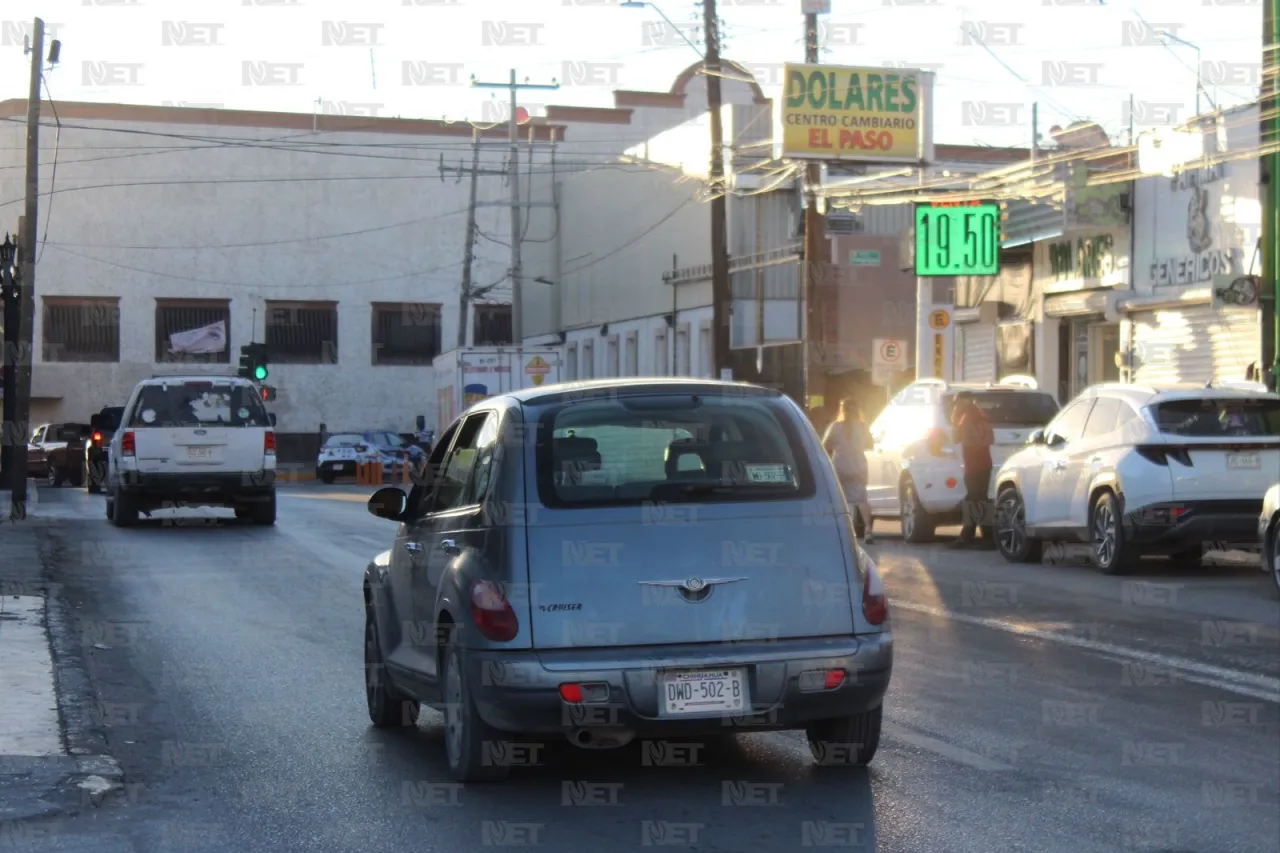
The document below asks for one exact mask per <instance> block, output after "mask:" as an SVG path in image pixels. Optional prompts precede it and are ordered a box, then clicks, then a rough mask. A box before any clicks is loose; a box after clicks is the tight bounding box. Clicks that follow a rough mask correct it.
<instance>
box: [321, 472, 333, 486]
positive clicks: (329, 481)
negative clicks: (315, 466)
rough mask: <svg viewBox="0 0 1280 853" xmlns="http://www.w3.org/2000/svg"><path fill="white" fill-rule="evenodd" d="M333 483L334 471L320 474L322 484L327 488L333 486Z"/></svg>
mask: <svg viewBox="0 0 1280 853" xmlns="http://www.w3.org/2000/svg"><path fill="white" fill-rule="evenodd" d="M333 481H334V475H333V472H332V471H321V472H320V482H322V483H324V484H325V485H326V486H331V485H333Z"/></svg>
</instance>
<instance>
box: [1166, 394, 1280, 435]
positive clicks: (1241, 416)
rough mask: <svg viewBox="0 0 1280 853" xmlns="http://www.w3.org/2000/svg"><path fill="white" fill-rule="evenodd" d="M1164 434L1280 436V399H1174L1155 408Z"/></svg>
mask: <svg viewBox="0 0 1280 853" xmlns="http://www.w3.org/2000/svg"><path fill="white" fill-rule="evenodd" d="M1152 415H1153V417H1154V418H1155V421H1156V426H1158V427H1159V428H1160V431H1161V432H1163V433H1168V434H1170V435H1182V436H1187V437H1188V438H1213V437H1227V438H1231V437H1242V438H1251V437H1256V436H1264V437H1280V400H1268V399H1250V398H1235V399H1226V398H1219V399H1197V400H1171V401H1169V402H1167V403H1157V404H1156V405H1155V406H1152Z"/></svg>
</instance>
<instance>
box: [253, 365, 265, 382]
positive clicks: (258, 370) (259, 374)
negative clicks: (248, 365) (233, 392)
mask: <svg viewBox="0 0 1280 853" xmlns="http://www.w3.org/2000/svg"><path fill="white" fill-rule="evenodd" d="M253 378H254V379H256V380H258V381H259V382H261V381H262V380H264V379H266V378H267V368H266V367H265V366H263V365H261V364H259V365H258V366H257V367H255V368H254V369H253Z"/></svg>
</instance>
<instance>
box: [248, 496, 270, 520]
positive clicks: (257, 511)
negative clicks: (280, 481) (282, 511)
mask: <svg viewBox="0 0 1280 853" xmlns="http://www.w3.org/2000/svg"><path fill="white" fill-rule="evenodd" d="M249 518H251V519H252V520H253V523H254V524H256V525H258V526H259V527H270V526H271V525H273V524H275V523H276V496H275V493H274V492H272V493H271V497H270V498H268V499H267V500H265V501H260V502H258V503H255V504H250V505H249Z"/></svg>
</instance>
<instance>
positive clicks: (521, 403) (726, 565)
mask: <svg viewBox="0 0 1280 853" xmlns="http://www.w3.org/2000/svg"><path fill="white" fill-rule="evenodd" d="M369 510H370V512H372V513H373V514H374V515H376V516H379V517H381V518H386V519H390V520H393V521H396V522H398V523H399V529H398V532H397V534H396V541H395V545H394V547H393V548H392V549H391V550H389V551H386V552H384V553H382V554H379V555H378V556H377V557H375V558H374V560H373V561H372V562H371V563H370V564H369V566H368V568H367V569H366V570H365V575H364V606H365V670H366V685H365V686H366V696H367V700H368V707H369V716H370V719H371V720H372V721H373V723H374V725H376V726H412V725H415V724H416V722H417V717H418V712H419V708H420V706H421V705H423V704H425V705H428V706H430V707H433V708H437V709H439V710H441V711H442V712H443V713H444V715H445V730H446V737H445V745H446V750H445V751H446V754H447V758H448V765H449V770H450V772H451V773H452V775H453V777H454V778H456V779H458V780H460V781H473V780H488V779H498V778H502V777H503V776H505V775H506V774H507V772H508V771H509V769H510V767H511V766H512V765H513V764H519V763H520V758H521V757H522V756H524V755H528V754H529V749H528V748H527V747H525V746H524V745H522V744H521V743H520V740H521V737H522V736H526V735H527V736H531V737H535V738H543V737H546V736H557V735H558V736H564V737H567V738H568V739H569V740H570V741H571V742H572V743H574V744H575V745H577V746H579V747H583V748H596V749H608V748H614V747H620V746H623V745H625V744H627V743H628V742H630V741H631V740H633V739H635V738H637V737H640V738H659V737H683V736H692V737H698V736H705V735H708V734H712V733H719V734H724V733H726V732H732V731H739V732H742V731H746V732H758V731H768V730H780V729H803V730H805V731H806V733H807V734H808V739H809V744H810V747H811V750H812V752H813V755H814V758H815V760H816V761H818V762H819V763H822V764H839V765H865V764H867V763H868V762H870V761H871V760H872V757H873V756H874V755H875V752H876V748H877V746H878V744H879V740H880V726H881V714H882V710H881V708H882V703H883V699H884V695H885V691H886V690H887V689H888V686H889V678H890V673H891V670H892V662H893V638H892V633H891V631H890V622H889V608H888V602H887V600H886V597H885V592H884V588H883V584H882V580H881V577H880V574H879V572H878V571H877V569H876V567H875V565H874V564H873V563H872V562H871V560H870V559H869V558H868V556H867V555H866V553H865V552H864V551H862V549H861V548H860V547H859V546H858V543H857V541H856V538H855V536H854V533H853V528H852V522H851V519H850V514H849V508H848V507H847V506H846V504H845V502H844V498H843V496H842V493H841V490H840V488H839V486H838V485H837V482H836V477H835V472H834V470H833V469H832V466H831V463H830V462H829V460H828V459H827V457H826V455H825V454H824V453H823V450H822V445H821V442H820V440H819V438H818V436H817V435H816V434H815V433H814V430H813V427H812V426H811V425H810V424H809V422H808V420H807V419H806V418H805V416H804V414H803V412H802V411H801V410H800V409H799V407H798V406H796V405H795V403H793V402H792V401H791V400H790V399H788V398H786V397H784V396H782V395H781V394H779V393H777V392H775V391H771V390H768V389H765V388H759V387H756V386H751V385H743V384H734V383H725V382H711V381H699V380H681V379H674V380H672V379H640V380H609V381H598V382H587V383H580V384H570V385H557V386H550V387H543V388H535V389H529V390H525V391H519V392H515V393H511V394H504V395H499V396H496V397H490V398H488V399H486V400H484V401H482V402H480V403H478V404H476V405H475V406H474V407H472V408H471V409H469V410H468V411H467V412H465V413H464V414H463V415H462V417H461V418H459V419H458V421H457V422H455V423H454V424H453V425H452V426H451V427H450V428H449V429H448V430H447V431H446V432H445V433H444V434H443V435H442V436H441V437H440V441H439V442H438V443H437V444H436V446H435V449H434V450H433V452H432V454H431V457H430V459H429V461H428V465H427V471H426V475H425V478H424V481H423V483H422V484H421V485H418V486H415V487H414V488H413V489H412V490H411V491H410V492H409V493H408V494H407V495H406V494H405V493H404V492H403V491H402V490H400V489H398V488H385V489H380V490H379V491H378V492H376V493H375V494H374V495H373V497H372V498H371V499H370V501H369Z"/></svg>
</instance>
